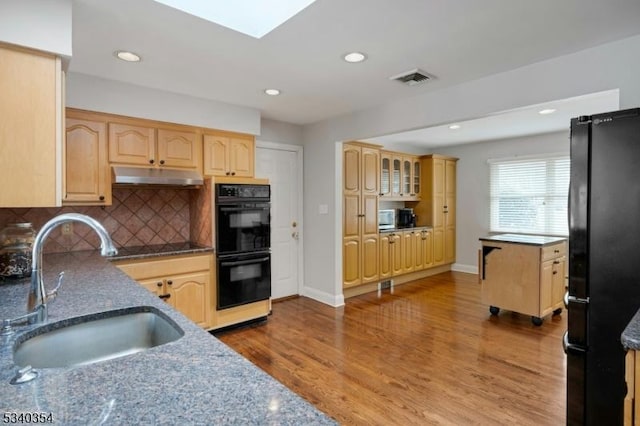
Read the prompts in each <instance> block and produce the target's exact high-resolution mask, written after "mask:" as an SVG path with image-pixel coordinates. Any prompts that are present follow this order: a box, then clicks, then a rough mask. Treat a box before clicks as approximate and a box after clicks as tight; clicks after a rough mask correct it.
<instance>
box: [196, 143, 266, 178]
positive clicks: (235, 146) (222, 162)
mask: <svg viewBox="0 0 640 426" xmlns="http://www.w3.org/2000/svg"><path fill="white" fill-rule="evenodd" d="M254 173H255V141H254V138H253V136H248V135H230V134H220V135H218V134H205V135H204V174H205V175H207V176H233V177H253V176H254Z"/></svg>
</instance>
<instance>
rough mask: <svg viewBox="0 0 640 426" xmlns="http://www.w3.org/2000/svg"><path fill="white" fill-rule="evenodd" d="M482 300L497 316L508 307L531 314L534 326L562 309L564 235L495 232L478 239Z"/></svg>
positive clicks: (564, 257)
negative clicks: (479, 244)
mask: <svg viewBox="0 0 640 426" xmlns="http://www.w3.org/2000/svg"><path fill="white" fill-rule="evenodd" d="M480 242H481V243H482V248H481V250H480V253H479V270H480V281H481V284H482V303H485V304H487V305H489V312H491V314H492V315H497V314H498V313H499V312H500V309H508V310H510V311H514V312H518V313H521V314H525V315H530V316H531V321H532V322H533V324H534V325H536V326H539V325H542V322H543V318H544V317H545V316H546V315H548V314H550V313H553V314H554V315H557V314H559V313H561V312H562V306H563V305H564V303H563V297H564V293H565V276H566V271H565V265H566V252H567V244H566V238H562V237H549V236H544V235H521V234H498V235H492V236H488V237H483V238H480Z"/></svg>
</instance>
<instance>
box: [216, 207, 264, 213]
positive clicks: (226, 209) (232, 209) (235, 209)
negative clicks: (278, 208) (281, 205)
mask: <svg viewBox="0 0 640 426" xmlns="http://www.w3.org/2000/svg"><path fill="white" fill-rule="evenodd" d="M252 211H258V212H260V213H262V212H264V211H269V207H258V208H255V207H252V208H250V209H243V208H241V207H220V212H221V213H232V212H252Z"/></svg>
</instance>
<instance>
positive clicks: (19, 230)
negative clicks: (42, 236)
mask: <svg viewBox="0 0 640 426" xmlns="http://www.w3.org/2000/svg"><path fill="white" fill-rule="evenodd" d="M35 236H36V233H35V231H34V229H33V226H32V225H31V224H30V223H12V224H9V225H7V226H6V227H5V228H4V229H3V230H2V231H0V277H3V278H25V277H29V276H31V250H32V248H33V240H34V238H35Z"/></svg>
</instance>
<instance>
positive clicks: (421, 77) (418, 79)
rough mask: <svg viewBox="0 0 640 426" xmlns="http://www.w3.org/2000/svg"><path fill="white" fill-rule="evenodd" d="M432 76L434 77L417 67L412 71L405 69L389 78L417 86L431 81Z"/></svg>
mask: <svg viewBox="0 0 640 426" xmlns="http://www.w3.org/2000/svg"><path fill="white" fill-rule="evenodd" d="M432 78H433V77H432V76H431V75H429V74H427V73H426V72H424V71H422V70H419V69H417V68H416V69H413V70H410V71H405V72H403V73H401V74H398V75H394V76H393V77H389V80H396V81H399V82H400V83H404V84H406V85H409V86H415V85H416V84H420V83H424V82H425V81H429V80H431V79H432Z"/></svg>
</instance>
